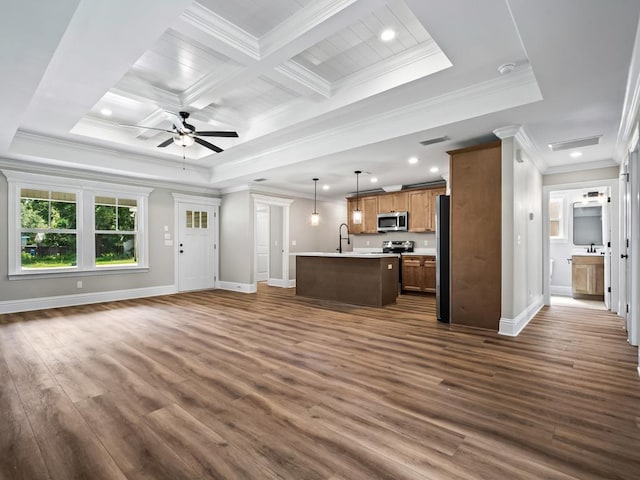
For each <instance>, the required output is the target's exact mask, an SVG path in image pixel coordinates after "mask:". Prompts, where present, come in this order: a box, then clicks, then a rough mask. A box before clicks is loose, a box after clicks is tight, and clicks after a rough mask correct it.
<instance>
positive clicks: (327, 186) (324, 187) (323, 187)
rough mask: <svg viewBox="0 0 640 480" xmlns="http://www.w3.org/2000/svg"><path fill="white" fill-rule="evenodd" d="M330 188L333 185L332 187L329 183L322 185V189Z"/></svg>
mask: <svg viewBox="0 0 640 480" xmlns="http://www.w3.org/2000/svg"><path fill="white" fill-rule="evenodd" d="M330 188H331V187H330V186H329V185H323V186H322V189H323V190H329V189H330Z"/></svg>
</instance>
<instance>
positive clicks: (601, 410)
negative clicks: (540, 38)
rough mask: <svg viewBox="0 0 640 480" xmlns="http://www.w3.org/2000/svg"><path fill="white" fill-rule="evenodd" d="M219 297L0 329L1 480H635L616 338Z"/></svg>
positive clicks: (279, 295)
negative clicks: (491, 328)
mask: <svg viewBox="0 0 640 480" xmlns="http://www.w3.org/2000/svg"><path fill="white" fill-rule="evenodd" d="M294 293H295V292H294V291H293V290H285V289H278V288H271V287H267V286H262V285H261V286H260V288H259V291H258V293H257V294H250V295H247V294H240V293H233V292H225V291H205V292H196V293H189V294H180V295H172V296H164V297H155V298H149V299H140V300H132V301H124V302H113V303H104V304H99V305H89V306H81V307H73V308H62V309H53V310H45V311H38V312H29V313H22V314H10V315H4V316H0V479H2V480H5V479H6V480H9V479H11V480H14V479H28V480H39V479H50V480H58V479H59V480H69V479H136V480H137V479H171V480H176V479H242V480H250V479H293V480H302V479H309V480H344V479H349V480H377V479H388V480H401V479H446V480H448V479H459V480H462V479H464V480H468V479H486V480H499V479H509V480H512V479H542V478H544V479H562V480H571V479H573V480H590V479H591V480H595V479H608V480H611V479H629V480H631V479H635V480H637V479H638V478H640V379H639V378H638V374H637V370H636V368H637V350H636V349H635V348H634V347H631V346H629V345H628V344H627V343H626V340H625V333H624V330H623V323H622V320H621V319H620V318H618V317H616V316H615V315H613V314H611V313H608V312H602V311H597V310H586V309H574V308H566V307H550V308H544V309H543V310H542V311H541V312H540V314H539V315H538V316H537V317H536V318H535V319H534V321H533V322H532V323H531V324H530V325H529V326H528V327H527V328H526V329H525V331H524V332H523V333H522V334H521V335H520V336H519V337H517V338H509V337H501V336H498V335H497V334H495V333H492V332H485V331H479V330H473V329H468V328H461V327H457V328H455V327H454V328H451V327H449V326H448V325H442V324H438V322H436V320H435V305H434V298H433V297H432V296H427V297H423V296H417V295H403V296H401V297H400V298H399V301H398V303H397V304H396V305H392V306H388V307H385V308H382V309H378V308H367V307H355V306H345V305H336V304H331V303H328V302H322V301H314V300H310V299H305V298H299V297H295V295H294Z"/></svg>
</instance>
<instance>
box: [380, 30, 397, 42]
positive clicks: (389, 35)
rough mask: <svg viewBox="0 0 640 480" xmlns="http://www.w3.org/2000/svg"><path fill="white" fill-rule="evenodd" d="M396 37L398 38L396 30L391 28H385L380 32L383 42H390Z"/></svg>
mask: <svg viewBox="0 0 640 480" xmlns="http://www.w3.org/2000/svg"><path fill="white" fill-rule="evenodd" d="M394 38H396V32H395V30H393V29H391V28H387V29H385V30H383V31H382V33H381V34H380V40H382V41H383V42H390V41H391V40H393V39H394Z"/></svg>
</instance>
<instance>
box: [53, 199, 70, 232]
mask: <svg viewBox="0 0 640 480" xmlns="http://www.w3.org/2000/svg"><path fill="white" fill-rule="evenodd" d="M51 228H68V229H75V228H76V204H75V203H70V202H51Z"/></svg>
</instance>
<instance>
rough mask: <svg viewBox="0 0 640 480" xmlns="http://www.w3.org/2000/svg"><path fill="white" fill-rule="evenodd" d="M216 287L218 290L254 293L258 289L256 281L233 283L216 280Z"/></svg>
mask: <svg viewBox="0 0 640 480" xmlns="http://www.w3.org/2000/svg"><path fill="white" fill-rule="evenodd" d="M216 288H219V289H220V290H229V291H230V292H241V293H256V292H257V291H258V284H257V283H235V282H223V281H218V282H216Z"/></svg>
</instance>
